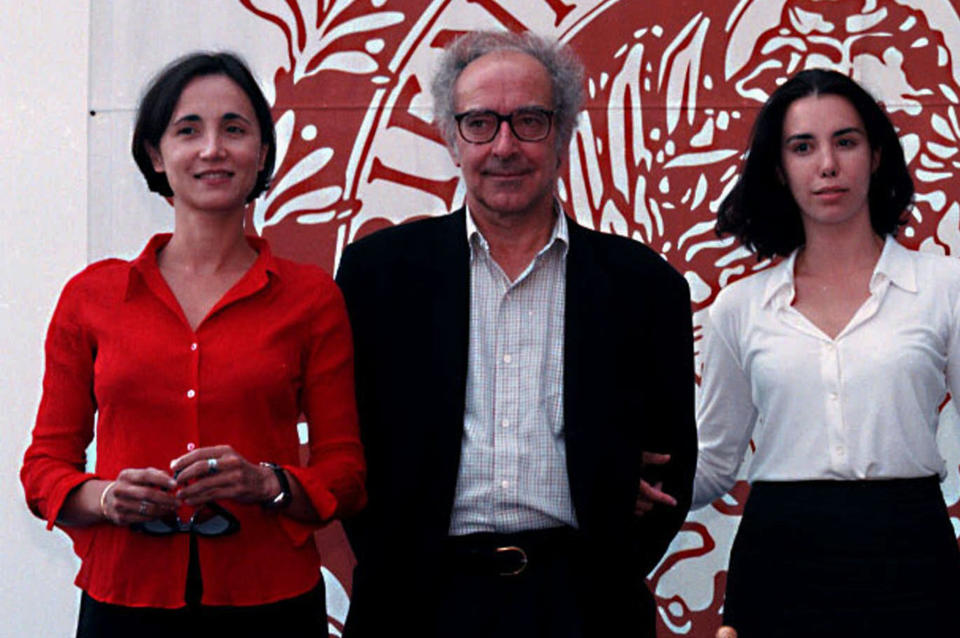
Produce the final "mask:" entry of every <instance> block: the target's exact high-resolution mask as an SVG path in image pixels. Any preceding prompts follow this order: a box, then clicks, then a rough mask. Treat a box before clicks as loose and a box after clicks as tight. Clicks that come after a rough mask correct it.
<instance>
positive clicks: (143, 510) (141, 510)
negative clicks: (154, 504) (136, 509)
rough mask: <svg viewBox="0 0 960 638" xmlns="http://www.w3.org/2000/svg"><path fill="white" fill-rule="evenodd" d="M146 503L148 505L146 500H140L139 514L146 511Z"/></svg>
mask: <svg viewBox="0 0 960 638" xmlns="http://www.w3.org/2000/svg"><path fill="white" fill-rule="evenodd" d="M147 505H149V503H147V502H146V501H140V516H143V515H144V514H146V513H147Z"/></svg>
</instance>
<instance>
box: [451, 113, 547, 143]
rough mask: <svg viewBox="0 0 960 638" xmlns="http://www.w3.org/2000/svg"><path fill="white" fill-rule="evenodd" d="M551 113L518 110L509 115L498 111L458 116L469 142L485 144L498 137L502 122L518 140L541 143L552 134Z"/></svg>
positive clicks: (459, 124) (462, 133)
mask: <svg viewBox="0 0 960 638" xmlns="http://www.w3.org/2000/svg"><path fill="white" fill-rule="evenodd" d="M550 116H551V113H550V111H546V110H544V109H539V108H526V109H517V110H516V111H513V112H512V113H509V114H507V115H501V114H500V113H497V112H496V111H467V112H466V113H461V114H460V115H458V116H457V122H458V127H459V129H460V135H462V136H463V139H465V140H466V141H468V142H472V143H474V144H484V143H486V142H490V141H491V140H493V139H494V138H495V137H496V136H497V131H498V130H499V129H500V123H501V122H504V121H505V122H508V123H509V124H510V130H511V131H513V134H514V135H515V136H516V137H517V139H519V140H521V141H524V142H539V141H540V140H542V139H544V138H546V137H547V135H549V134H550Z"/></svg>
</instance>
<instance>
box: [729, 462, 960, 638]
mask: <svg viewBox="0 0 960 638" xmlns="http://www.w3.org/2000/svg"><path fill="white" fill-rule="evenodd" d="M957 605H960V551H958V548H957V539H956V537H955V536H954V532H953V527H952V525H951V524H950V521H949V518H948V516H947V512H946V506H945V504H944V502H943V496H942V494H941V492H940V487H939V484H938V481H937V479H936V477H929V478H923V479H896V480H874V481H800V482H783V483H777V482H769V483H767V482H758V483H755V484H754V486H753V488H752V489H751V492H750V497H749V499H748V501H747V505H746V507H745V509H744V515H743V519H742V520H741V523H740V529H739V530H738V532H737V537H736V539H735V540H734V544H733V548H732V550H731V554H730V569H729V572H728V576H727V592H726V600H725V603H724V623H725V624H729V625H732V626H733V627H734V628H735V629H737V631H738V633H739V637H740V638H754V637H757V636H761V637H763V638H776V637H778V636H784V637H790V636H820V637H832V636H837V637H843V638H857V637H859V636H869V637H870V638H882V637H884V636H898V637H900V636H931V637H933V636H938V637H939V636H957V635H960V623H958V621H957V620H956V608H957Z"/></svg>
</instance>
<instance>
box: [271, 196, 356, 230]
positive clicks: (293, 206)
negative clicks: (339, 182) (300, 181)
mask: <svg viewBox="0 0 960 638" xmlns="http://www.w3.org/2000/svg"><path fill="white" fill-rule="evenodd" d="M342 192H343V189H342V188H340V187H339V186H327V187H326V188H321V189H318V190H315V191H310V192H309V193H304V194H303V195H299V196H297V197H294V198H293V199H291V200H290V201H289V202H287V203H286V204H284V205H283V206H281V207H280V208H279V209H278V210H277V212H276V213H275V214H274V216H273V217H271V218H270V219H268V220H267V222H266V224H264V225H265V226H273V225H275V224H278V223H280V221H281V220H282V219H283V218H284V217H286V216H287V215H289V214H290V213H293V212H296V211H298V210H321V209H324V208H328V207H330V206H333V204H334V203H335V202H336V201H337V200H338V199H340V194H341V193H342ZM330 219H333V212H330V213H329V218H328V219H327V220H325V221H329V220H330ZM319 221H321V220H319V219H314V220H311V222H312V223H318V222H319Z"/></svg>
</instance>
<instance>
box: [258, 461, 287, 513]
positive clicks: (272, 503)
mask: <svg viewBox="0 0 960 638" xmlns="http://www.w3.org/2000/svg"><path fill="white" fill-rule="evenodd" d="M260 465H262V466H263V467H268V468H270V469H271V470H273V473H274V474H275V475H276V477H277V481H278V482H279V483H280V493H279V494H277V495H276V496H274V497H273V498H272V499H270V500H269V501H264V502H263V503H262V505H263V506H264V507H265V508H267V509H270V510H278V509H282V508H284V507H286V506H287V505H289V504H290V499H291V498H292V496H291V495H290V481H288V480H287V473H286V472H284V471H283V468H282V467H280V466H279V465H277V464H276V463H270V462H269V461H260Z"/></svg>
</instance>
